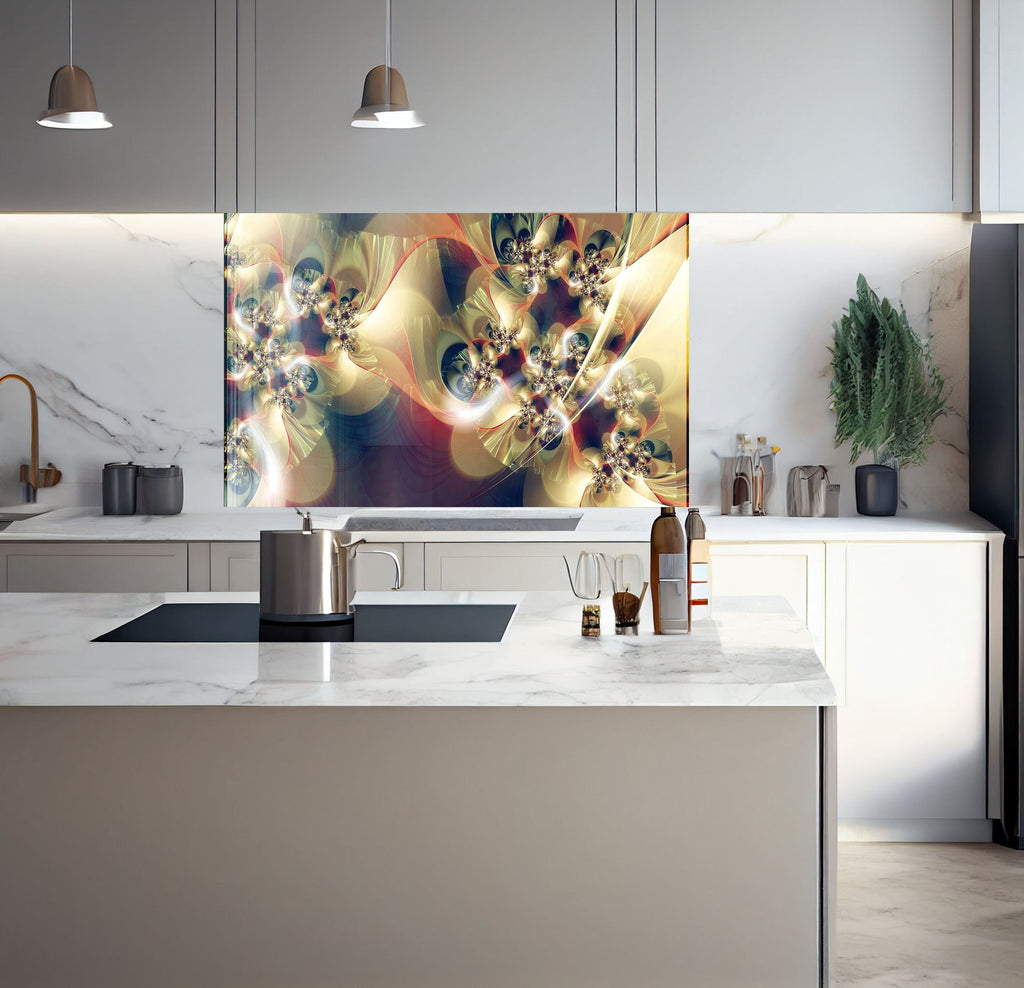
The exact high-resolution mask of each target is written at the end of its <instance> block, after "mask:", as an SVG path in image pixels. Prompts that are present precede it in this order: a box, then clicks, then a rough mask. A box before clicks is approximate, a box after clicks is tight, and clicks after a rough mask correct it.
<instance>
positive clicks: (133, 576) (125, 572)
mask: <svg viewBox="0 0 1024 988" xmlns="http://www.w3.org/2000/svg"><path fill="white" fill-rule="evenodd" d="M0 558H2V559H3V561H4V563H5V564H6V566H5V570H6V576H7V590H8V591H9V592H12V593H168V592H173V591H179V590H187V589H188V546H187V544H186V543H184V542H133V543H112V542H76V543H61V544H58V543H41V544H40V543H33V544H21V545H13V544H12V545H9V546H7V547H5V549H4V551H3V555H2V557H0Z"/></svg>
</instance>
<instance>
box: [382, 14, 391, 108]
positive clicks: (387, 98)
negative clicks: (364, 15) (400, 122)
mask: <svg viewBox="0 0 1024 988" xmlns="http://www.w3.org/2000/svg"><path fill="white" fill-rule="evenodd" d="M384 22H385V23H384V102H385V103H386V104H387V106H388V109H389V110H390V109H391V0H384Z"/></svg>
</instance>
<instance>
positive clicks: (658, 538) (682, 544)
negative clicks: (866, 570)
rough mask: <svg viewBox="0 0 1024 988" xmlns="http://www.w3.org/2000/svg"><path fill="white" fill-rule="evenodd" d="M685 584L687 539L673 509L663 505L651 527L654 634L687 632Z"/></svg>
mask: <svg viewBox="0 0 1024 988" xmlns="http://www.w3.org/2000/svg"><path fill="white" fill-rule="evenodd" d="M686 584H687V574H686V536H685V535H684V533H683V526H682V525H681V524H680V523H679V519H678V518H677V517H676V509H675V508H674V507H672V506H670V505H663V506H662V509H661V514H660V515H659V516H658V517H657V518H655V519H654V524H653V525H652V526H651V600H652V602H653V604H654V633H655V634H656V635H672V634H680V633H682V632H685V631H686V626H687V621H686V612H687V592H686Z"/></svg>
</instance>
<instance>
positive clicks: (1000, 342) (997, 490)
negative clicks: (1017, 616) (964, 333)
mask: <svg viewBox="0 0 1024 988" xmlns="http://www.w3.org/2000/svg"><path fill="white" fill-rule="evenodd" d="M970 279H971V280H970V416H969V432H970V437H969V442H970V490H971V495H970V497H971V501H970V504H971V511H973V512H975V513H976V514H979V515H981V517H982V518H986V519H988V521H990V522H992V524H993V525H996V526H998V527H999V528H1001V529H1002V530H1003V531H1004V532H1005V533H1006V535H1007V538H1009V539H1012V540H1013V541H1014V542H1018V541H1019V540H1020V516H1021V497H1022V485H1021V484H1020V480H1019V478H1020V473H1019V470H1020V446H1019V444H1020V435H1021V428H1020V426H1021V421H1020V404H1021V403H1020V400H1019V395H1018V381H1019V380H1020V377H1019V367H1018V361H1019V356H1020V354H1019V347H1018V326H1019V325H1021V323H1020V315H1021V313H1020V310H1019V306H1020V299H1019V297H1018V295H1019V292H1018V288H1019V284H1020V230H1019V228H1018V227H1017V226H1016V225H1013V224H1006V225H1003V224H984V223H976V224H975V225H974V230H973V232H972V234H971V260H970ZM1014 570H1015V571H1016V567H1014ZM1014 651H1015V652H1016V649H1014Z"/></svg>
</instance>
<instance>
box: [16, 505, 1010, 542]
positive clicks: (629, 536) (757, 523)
mask: <svg viewBox="0 0 1024 988" xmlns="http://www.w3.org/2000/svg"><path fill="white" fill-rule="evenodd" d="M453 514H454V512H451V511H445V512H442V511H436V510H423V511H417V510H410V509H393V510H390V511H385V510H372V511H371V510H370V509H366V510H365V511H348V510H344V509H331V508H318V509H314V510H313V511H312V516H313V519H314V524H315V525H316V526H317V527H318V528H339V529H341V528H343V529H345V530H347V531H351V532H353V533H354V534H355V535H357V536H359V537H363V538H366V539H368V540H370V541H386V542H552V541H553V542H646V541H647V540H648V539H649V538H650V531H651V523H652V522H653V521H654V519H655V518H656V517H657V514H658V512H657V509H656V508H603V509H602V508H597V509H589V510H586V509H584V510H582V511H580V510H576V511H574V512H573V511H568V510H566V511H562V512H558V511H555V510H550V511H548V510H545V511H533V512H531V509H519V511H518V512H517V514H516V526H517V527H516V528H515V529H512V530H509V529H505V530H488V529H486V528H479V527H477V528H472V529H462V530H458V529H455V530H442V529H439V528H438V527H437V526H438V525H439V524H440V522H439V521H438V520H437V519H439V518H446V517H449V516H451V515H453ZM461 514H463V515H464V516H465V517H467V518H469V519H471V522H470V523H471V524H476V525H480V524H485V522H482V520H481V518H480V516H481V515H483V514H488V512H474V511H472V510H467V511H465V512H462V513H461ZM489 514H491V515H492V516H493V515H496V514H498V512H489ZM580 514H582V517H581V518H580V520H579V523H578V524H577V526H576V527H575V528H574V529H571V530H565V529H555V530H547V529H544V528H543V527H541V525H542V522H540V521H538V518H539V517H543V516H553V515H561V516H565V517H568V516H570V515H580ZM683 515H685V511H683V510H682V509H680V517H682V516H683ZM702 515H703V517H704V520H705V522H706V524H707V530H708V537H709V538H710V539H711V540H712V541H715V542H828V541H835V542H857V541H870V542H874V541H883V542H919V541H977V540H978V539H979V538H985V539H994V540H1001V539H1002V537H1003V536H1002V533H1001V532H1000V531H999V530H998V529H996V528H995V527H994V526H993V525H990V524H989V523H988V522H986V521H984V520H983V519H981V518H979V517H978V516H977V515H973V514H969V513H962V514H900V515H896V516H894V517H892V518H869V517H866V516H863V515H852V516H848V517H842V518H786V517H781V516H769V517H766V518H735V517H728V516H726V517H723V516H721V515H715V514H711V513H710V512H704V511H703V510H702ZM382 516H385V519H384V520H383V521H382V520H381V519H382ZM361 519H369V520H368V521H366V522H365V523H364V522H363V521H362V520H361ZM389 525H390V526H391V527H387V526H389ZM298 527H299V519H298V516H297V515H296V514H295V512H294V510H289V509H278V508H234V509H228V508H225V509H223V510H221V511H216V512H214V511H211V512H205V513H194V514H180V515H103V514H101V512H100V509H99V508H58V509H56V510H55V511H50V512H48V513H46V514H42V515H38V516H36V517H34V518H27V519H25V520H22V521H15V522H13V523H12V524H11V525H10V526H9V527H8V528H6V529H4V530H3V531H0V542H19V541H20V542H65V541H67V542H75V541H82V542H132V541H145V542H148V541H154V542H258V541H259V537H260V531H261V530H262V529H298Z"/></svg>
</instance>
